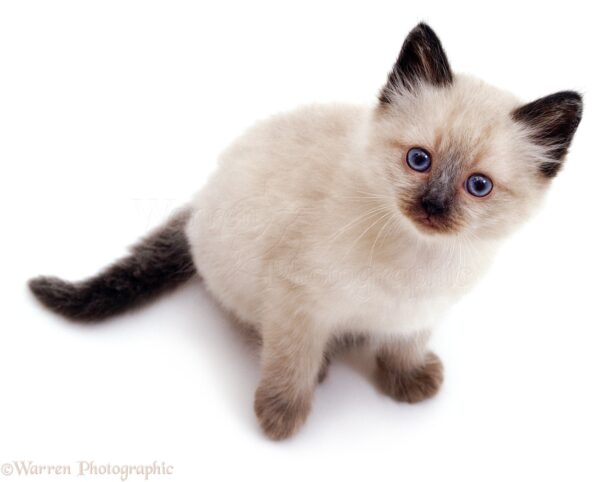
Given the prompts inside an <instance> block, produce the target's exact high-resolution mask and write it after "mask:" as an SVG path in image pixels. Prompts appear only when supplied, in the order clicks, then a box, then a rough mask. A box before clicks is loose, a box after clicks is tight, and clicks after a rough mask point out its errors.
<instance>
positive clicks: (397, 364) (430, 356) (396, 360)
mask: <svg viewBox="0 0 600 482" xmlns="http://www.w3.org/2000/svg"><path fill="white" fill-rule="evenodd" d="M429 335H430V334H429V333H420V334H418V335H415V336H412V337H404V338H397V339H394V340H386V341H384V342H382V343H381V344H380V346H379V348H378V351H377V382H378V384H379V387H380V388H381V389H382V390H383V391H384V392H385V393H387V394H388V395H390V396H391V397H392V398H394V399H396V400H398V401H402V402H408V403H416V402H420V401H422V400H425V399H427V398H431V397H433V396H434V395H435V394H436V393H437V392H438V390H439V388H440V386H441V385H442V382H443V379H444V367H443V365H442V362H441V361H440V359H439V358H438V356H437V355H436V354H435V353H432V352H430V351H428V350H427V342H428V341H429Z"/></svg>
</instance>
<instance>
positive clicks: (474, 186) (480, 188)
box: [466, 174, 494, 197]
mask: <svg viewBox="0 0 600 482" xmlns="http://www.w3.org/2000/svg"><path fill="white" fill-rule="evenodd" d="M466 187H467V191H468V192H469V194H472V195H473V196H476V197H483V196H487V195H488V194H489V193H490V192H491V191H492V187H494V184H493V183H492V180H491V179H490V178H489V177H487V176H484V175H483V174H473V175H472V176H469V179H467V182H466Z"/></svg>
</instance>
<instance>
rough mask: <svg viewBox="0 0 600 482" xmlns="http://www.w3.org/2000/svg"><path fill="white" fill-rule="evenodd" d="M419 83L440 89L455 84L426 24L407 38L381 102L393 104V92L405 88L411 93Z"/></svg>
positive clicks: (389, 77)
mask: <svg viewBox="0 0 600 482" xmlns="http://www.w3.org/2000/svg"><path fill="white" fill-rule="evenodd" d="M420 82H427V83H429V84H432V85H438V86H444V85H449V84H451V83H452V71H451V70H450V64H449V63H448V58H447V57H446V54H445V53H444V49H443V48H442V44H441V42H440V39H438V38H437V35H436V34H435V32H434V31H433V30H431V28H430V27H429V25H426V24H424V23H420V24H419V25H417V26H416V27H415V28H413V29H412V30H411V32H410V33H409V34H408V37H406V40H405V41H404V45H402V50H400V55H399V56H398V60H396V64H395V65H394V68H393V69H392V71H391V72H390V74H389V76H388V81H387V84H386V85H385V86H384V87H383V89H382V90H381V93H380V94H379V101H380V102H381V103H382V104H390V103H391V102H392V98H393V94H394V92H397V91H399V90H401V89H402V88H405V89H409V90H410V89H412V88H413V87H414V86H415V85H417V84H418V83H420Z"/></svg>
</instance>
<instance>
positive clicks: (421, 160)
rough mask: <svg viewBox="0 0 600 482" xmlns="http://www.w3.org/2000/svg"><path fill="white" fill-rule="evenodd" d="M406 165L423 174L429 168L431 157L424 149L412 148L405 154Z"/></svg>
mask: <svg viewBox="0 0 600 482" xmlns="http://www.w3.org/2000/svg"><path fill="white" fill-rule="evenodd" d="M406 163H407V164H408V165H409V167H410V168H411V169H414V170H415V171H419V172H425V171H426V170H427V169H429V168H430V167H431V157H430V156H429V153H428V152H427V151H426V150H425V149H421V148H420V147H413V148H412V149H411V150H410V151H408V154H406Z"/></svg>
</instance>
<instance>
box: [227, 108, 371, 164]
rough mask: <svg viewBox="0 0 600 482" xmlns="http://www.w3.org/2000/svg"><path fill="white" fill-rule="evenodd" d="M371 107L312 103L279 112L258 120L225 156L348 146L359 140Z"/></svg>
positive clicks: (315, 150)
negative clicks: (350, 142)
mask: <svg viewBox="0 0 600 482" xmlns="http://www.w3.org/2000/svg"><path fill="white" fill-rule="evenodd" d="M370 112H371V111H370V109H369V108H368V107H364V106H357V105H351V104H311V105H306V106H303V107H299V108H297V109H294V110H292V111H288V112H284V113H279V114H275V115H273V116H271V117H269V118H267V119H264V120H261V121H259V122H257V123H256V124H255V125H254V126H252V127H250V128H249V129H248V130H247V131H246V132H245V133H244V134H242V135H241V136H240V137H239V138H238V139H236V140H235V141H234V142H233V143H232V145H231V146H230V147H229V149H227V150H226V151H225V152H224V154H223V157H224V158H228V157H231V156H236V155H238V154H239V153H240V151H241V150H243V151H246V152H248V150H252V151H261V150H268V151H269V152H271V153H278V154H283V153H287V154H286V157H287V156H290V155H291V156H297V155H302V154H306V152H307V151H306V150H307V148H310V150H311V151H312V152H314V153H316V152H317V151H319V150H321V149H326V150H329V149H334V150H338V149H340V148H343V147H344V146H345V147H346V148H347V147H348V144H347V143H346V141H347V140H348V139H355V138H356V136H357V134H358V133H359V132H361V130H362V128H363V127H364V125H365V124H366V121H367V120H368V118H369V115H370Z"/></svg>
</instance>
